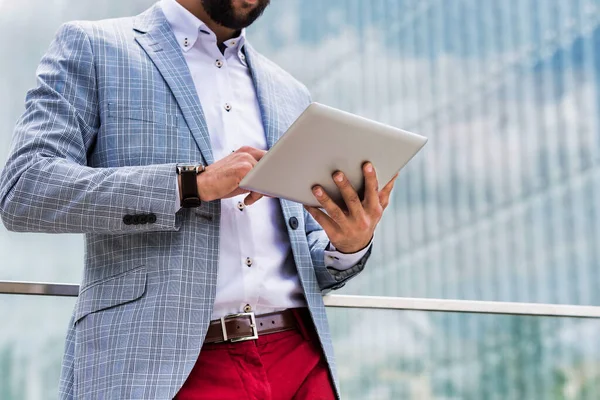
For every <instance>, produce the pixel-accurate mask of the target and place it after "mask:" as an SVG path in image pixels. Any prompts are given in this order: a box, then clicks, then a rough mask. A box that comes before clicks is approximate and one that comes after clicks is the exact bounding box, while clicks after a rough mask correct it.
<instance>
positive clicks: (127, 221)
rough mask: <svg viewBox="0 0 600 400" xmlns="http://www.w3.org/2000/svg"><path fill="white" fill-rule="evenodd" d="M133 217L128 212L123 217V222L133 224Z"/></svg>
mask: <svg viewBox="0 0 600 400" xmlns="http://www.w3.org/2000/svg"><path fill="white" fill-rule="evenodd" d="M132 218H133V217H132V216H131V215H129V214H127V215H126V216H124V217H123V223H124V224H125V225H131V224H132V221H131V219H132Z"/></svg>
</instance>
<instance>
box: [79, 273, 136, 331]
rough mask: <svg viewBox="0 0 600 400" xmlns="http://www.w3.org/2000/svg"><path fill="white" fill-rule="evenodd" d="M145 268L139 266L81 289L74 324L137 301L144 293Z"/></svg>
mask: <svg viewBox="0 0 600 400" xmlns="http://www.w3.org/2000/svg"><path fill="white" fill-rule="evenodd" d="M146 279H147V277H146V268H145V267H144V266H139V267H136V268H133V269H131V270H129V271H126V272H123V273H120V274H118V275H114V276H111V277H108V278H106V279H103V280H101V281H98V282H94V283H93V284H91V285H89V286H87V287H85V288H83V290H81V292H80V293H79V297H78V298H77V303H76V304H75V311H74V319H73V321H74V324H76V323H77V322H78V321H80V320H81V319H82V318H84V317H85V316H86V315H89V314H91V313H95V312H98V311H101V310H106V309H109V308H112V307H116V306H118V305H121V304H125V303H129V302H131V301H134V300H137V299H139V298H140V297H142V296H143V295H144V293H145V292H146Z"/></svg>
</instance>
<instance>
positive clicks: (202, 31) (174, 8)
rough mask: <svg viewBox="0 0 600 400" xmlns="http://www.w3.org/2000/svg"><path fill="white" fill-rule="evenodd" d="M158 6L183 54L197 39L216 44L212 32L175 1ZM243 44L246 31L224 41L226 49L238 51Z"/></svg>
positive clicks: (166, 1)
mask: <svg viewBox="0 0 600 400" xmlns="http://www.w3.org/2000/svg"><path fill="white" fill-rule="evenodd" d="M160 5H161V8H162V10H163V13H164V14H165V17H166V18H167V21H168V22H169V25H171V29H172V30H173V33H174V34H175V38H176V39H177V42H178V43H179V45H180V46H181V49H182V50H183V51H184V52H187V51H188V50H190V49H191V48H192V47H194V44H195V43H196V41H198V39H199V38H200V39H204V38H206V40H212V41H214V42H215V44H216V41H217V37H216V35H215V34H214V32H213V31H212V30H210V28H209V27H208V26H206V24H205V23H204V22H202V21H201V20H200V19H199V18H198V17H196V16H195V15H194V14H192V13H191V12H189V11H188V10H187V9H186V8H185V7H183V6H182V5H181V4H179V3H178V2H177V1H176V0H161V4H160ZM244 43H246V29H242V31H241V33H240V35H239V36H238V37H235V38H232V39H229V40H227V41H225V42H224V45H225V46H226V47H228V48H229V47H234V48H235V49H236V50H237V51H239V50H240V49H241V48H242V46H243V45H244Z"/></svg>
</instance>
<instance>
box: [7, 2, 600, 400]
mask: <svg viewBox="0 0 600 400" xmlns="http://www.w3.org/2000/svg"><path fill="white" fill-rule="evenodd" d="M272 3H273V4H272V5H271V6H270V9H269V10H268V11H267V13H266V14H265V15H264V17H263V18H262V19H261V20H259V22H257V24H256V26H253V27H252V28H251V29H250V31H249V39H250V41H251V42H252V43H253V45H254V47H256V48H257V49H258V50H259V51H261V52H263V53H264V54H266V55H267V56H268V57H270V58H271V59H272V60H274V61H275V62H277V63H278V64H280V65H281V66H282V67H284V68H285V69H286V70H288V71H289V72H290V73H292V74H293V75H294V76H296V77H297V78H298V79H299V80H301V81H302V82H304V83H305V84H306V85H307V86H308V88H309V89H310V90H311V92H312V95H313V98H314V100H316V101H319V102H322V103H325V104H328V105H331V106H334V107H338V108H342V109H344V110H346V111H349V112H353V113H356V114H359V115H363V116H365V117H368V118H372V119H376V120H379V121H381V122H384V123H388V124H391V125H394V126H397V127H400V128H403V129H406V130H410V131H414V132H416V133H420V134H422V135H424V136H427V137H428V138H429V143H428V144H427V146H426V147H425V148H424V149H423V151H422V152H421V153H420V154H419V155H417V157H415V159H414V160H413V161H412V162H411V163H409V165H407V167H406V168H405V169H404V170H403V172H402V174H401V175H400V178H399V180H398V183H397V185H396V190H395V193H394V195H393V198H392V204H391V205H390V208H389V209H388V210H387V211H386V215H385V217H384V220H383V221H382V223H381V226H380V228H379V230H378V232H377V234H376V245H375V251H374V255H373V257H372V259H371V261H370V264H369V266H368V267H367V269H366V270H365V272H364V273H363V274H362V275H361V276H360V277H358V278H357V279H355V280H354V281H352V282H351V283H349V284H348V285H347V286H346V287H345V288H344V289H343V292H344V293H345V294H359V295H382V296H401V297H430V298H441V299H463V300H491V301H516V302H540V303H556V304H576V305H595V306H599V305H600V290H598V288H599V287H600V241H599V240H600V210H599V208H598V205H600V132H599V130H598V129H599V125H600V119H599V115H600V110H599V106H600V97H599V95H600V1H598V0H275V1H273V2H272ZM151 4H152V2H150V1H145V0H144V1H142V0H136V1H128V2H126V3H124V2H117V1H105V2H97V1H96V2H94V1H90V0H78V1H74V0H58V1H52V2H48V1H41V0H22V1H19V2H15V1H11V0H0V54H1V55H2V57H0V104H2V108H0V129H1V131H2V135H0V162H2V163H3V162H4V160H5V158H6V156H7V153H8V148H9V145H10V137H11V132H12V128H13V126H14V122H15V121H16V119H17V118H18V116H19V114H20V113H21V112H22V110H23V99H24V95H25V92H26V90H27V89H28V88H30V87H32V86H33V85H34V84H35V68H36V66H37V63H38V61H39V59H40V57H41V55H42V54H43V52H44V51H45V50H46V49H47V47H48V45H49V43H50V41H51V39H52V37H53V35H54V32H55V31H56V30H57V28H58V26H59V25H60V23H62V22H65V21H68V20H74V19H100V18H107V17H115V16H127V15H133V14H135V13H138V12H140V11H142V10H143V9H145V8H146V7H148V6H149V5H151ZM82 264H83V243H82V237H80V236H72V235H63V236H50V235H36V234H12V233H8V232H6V231H5V230H4V229H3V228H1V227H0V280H11V279H12V280H28V281H52V282H78V281H79V277H80V275H81V271H82ZM73 304H74V300H72V299H56V298H24V297H18V296H8V295H0V315H2V322H3V324H2V327H1V328H0V399H8V400H12V399H51V398H55V397H56V389H57V386H58V374H59V365H60V358H61V354H62V346H63V336H64V333H65V330H66V324H67V323H68V318H69V316H70V312H71V309H72V307H73ZM329 314H330V319H331V326H332V331H333V332H332V333H333V335H334V340H335V345H336V354H337V358H338V363H339V372H340V378H341V382H342V392H343V398H344V399H375V400H379V399H382V400H383V399H527V400H528V399H597V398H600V341H599V340H598V337H599V336H600V322H599V321H597V320H593V319H577V318H548V317H523V316H521V317H517V316H491V315H469V314H455V313H425V312H407V311H364V310H363V311H358V310H340V309H335V310H329Z"/></svg>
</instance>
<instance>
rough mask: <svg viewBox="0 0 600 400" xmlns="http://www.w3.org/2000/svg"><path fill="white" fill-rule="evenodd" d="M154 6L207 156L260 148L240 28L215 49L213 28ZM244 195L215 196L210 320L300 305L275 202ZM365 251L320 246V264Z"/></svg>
mask: <svg viewBox="0 0 600 400" xmlns="http://www.w3.org/2000/svg"><path fill="white" fill-rule="evenodd" d="M161 7H162V10H163V12H164V14H165V16H166V18H167V20H168V21H169V24H170V25H171V28H172V29H173V32H174V34H175V37H176V38H177V41H178V42H179V44H180V45H181V50H182V51H183V54H184V56H185V60H186V62H187V64H188V67H189V69H190V72H191V74H192V78H193V80H194V84H195V86H196V90H197V92H198V97H199V99H200V104H201V105H202V110H203V111H204V116H205V118H206V123H207V126H208V131H209V134H210V141H211V145H212V151H213V154H214V158H215V160H220V159H222V158H224V157H226V156H227V155H228V154H230V153H231V152H233V151H235V150H237V149H239V148H240V147H242V146H252V147H255V148H258V149H262V150H266V149H267V141H266V136H265V131H264V127H263V125H262V119H261V113H260V108H259V103H258V98H257V96H256V89H255V87H254V83H253V81H252V76H251V74H250V70H249V69H248V65H247V64H246V60H245V57H244V54H243V53H242V51H241V49H242V47H243V45H244V42H245V40H246V38H245V30H242V32H241V35H240V36H239V37H236V38H233V39H230V40H228V41H226V42H225V43H224V45H225V46H226V48H225V51H224V53H221V51H220V50H219V48H218V46H217V37H216V36H215V34H214V33H213V32H212V31H211V30H210V29H209V28H208V27H207V26H206V25H205V24H204V23H203V22H202V21H201V20H199V19H198V18H197V17H196V16H194V15H193V14H192V13H190V12H189V11H188V10H186V9H185V8H184V7H183V6H181V5H180V4H179V3H178V2H177V1H176V0H162V2H161ZM244 197H245V195H240V196H237V197H234V198H230V199H223V200H221V236H220V238H219V246H220V251H219V272H218V278H217V294H216V299H215V304H214V310H213V319H217V318H220V317H222V316H224V315H228V314H233V313H238V312H241V311H244V310H246V311H248V310H252V311H254V312H255V313H256V314H264V313H269V312H273V311H279V310H283V309H286V308H291V307H304V306H306V300H305V298H304V294H303V292H302V286H301V284H300V280H299V277H298V273H297V270H296V265H295V263H294V259H293V257H292V251H291V245H290V240H289V236H288V234H287V230H286V226H285V221H284V218H283V214H282V211H281V207H280V204H279V201H278V200H277V199H270V198H262V199H261V200H259V201H258V202H256V203H255V204H253V205H252V206H248V207H246V206H245V205H244V203H243V200H244ZM176 207H177V208H178V205H177V206H176ZM329 250H335V249H333V248H332V247H331V246H330V248H329ZM367 250H368V248H367V249H365V250H362V251H360V252H358V253H355V254H343V253H340V252H337V251H326V252H325V259H326V260H325V265H327V266H329V267H333V268H336V269H338V270H344V269H347V268H350V267H352V266H353V265H355V264H356V263H357V262H358V261H360V259H361V258H362V257H363V256H364V255H365V254H366V252H367Z"/></svg>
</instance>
